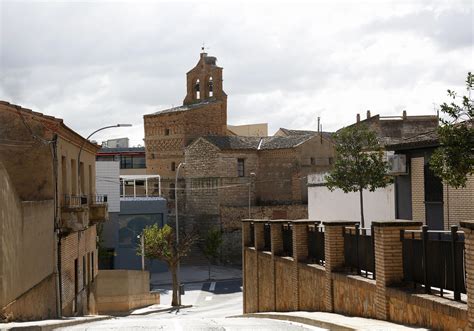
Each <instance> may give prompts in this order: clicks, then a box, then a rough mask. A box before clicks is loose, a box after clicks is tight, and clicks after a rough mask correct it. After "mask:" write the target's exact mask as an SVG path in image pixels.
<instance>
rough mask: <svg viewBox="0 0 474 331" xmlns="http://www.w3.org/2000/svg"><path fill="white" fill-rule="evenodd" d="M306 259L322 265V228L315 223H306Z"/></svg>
mask: <svg viewBox="0 0 474 331" xmlns="http://www.w3.org/2000/svg"><path fill="white" fill-rule="evenodd" d="M308 259H309V262H311V263H318V264H320V265H324V261H325V259H324V228H323V227H321V226H318V224H317V223H315V224H310V225H308Z"/></svg>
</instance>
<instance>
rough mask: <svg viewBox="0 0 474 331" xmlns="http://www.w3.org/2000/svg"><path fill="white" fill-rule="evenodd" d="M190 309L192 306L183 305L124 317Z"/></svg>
mask: <svg viewBox="0 0 474 331" xmlns="http://www.w3.org/2000/svg"><path fill="white" fill-rule="evenodd" d="M192 307H193V305H184V306H179V307H168V308H161V309H154V310H151V309H150V310H149V311H145V312H143V313H137V314H133V313H131V314H130V313H129V314H127V315H124V316H144V315H150V314H156V313H164V312H170V311H175V310H180V309H185V308H192Z"/></svg>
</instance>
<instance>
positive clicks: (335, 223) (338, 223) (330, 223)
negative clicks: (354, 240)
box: [323, 221, 360, 226]
mask: <svg viewBox="0 0 474 331" xmlns="http://www.w3.org/2000/svg"><path fill="white" fill-rule="evenodd" d="M358 223H360V222H359V221H323V225H324V226H345V225H356V224H358Z"/></svg>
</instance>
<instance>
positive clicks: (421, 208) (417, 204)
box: [411, 157, 426, 224]
mask: <svg viewBox="0 0 474 331" xmlns="http://www.w3.org/2000/svg"><path fill="white" fill-rule="evenodd" d="M424 162H425V159H424V158H423V157H416V158H412V159H411V196H412V218H413V220H414V221H419V222H423V224H425V223H426V216H425V177H424Z"/></svg>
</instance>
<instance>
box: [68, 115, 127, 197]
mask: <svg viewBox="0 0 474 331" xmlns="http://www.w3.org/2000/svg"><path fill="white" fill-rule="evenodd" d="M130 126H132V124H115V125H108V126H104V127H103V128H100V129H97V130H95V131H94V132H92V133H91V134H90V135H88V136H87V138H86V139H85V140H84V141H83V142H82V145H81V148H79V153H78V154H77V180H78V181H77V187H78V189H79V192H81V191H82V189H81V153H82V149H83V148H84V145H85V144H86V141H88V140H89V138H90V137H92V136H93V135H94V134H96V133H97V132H99V131H102V130H105V129H111V128H122V127H130ZM81 194H82V192H81Z"/></svg>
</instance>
